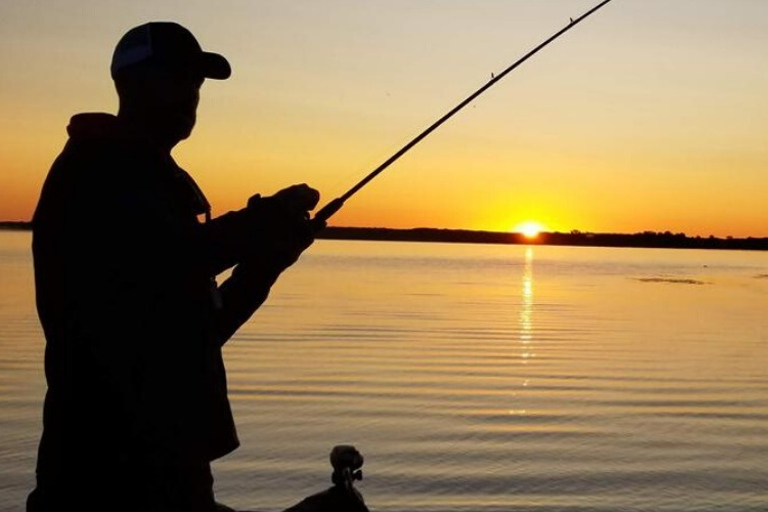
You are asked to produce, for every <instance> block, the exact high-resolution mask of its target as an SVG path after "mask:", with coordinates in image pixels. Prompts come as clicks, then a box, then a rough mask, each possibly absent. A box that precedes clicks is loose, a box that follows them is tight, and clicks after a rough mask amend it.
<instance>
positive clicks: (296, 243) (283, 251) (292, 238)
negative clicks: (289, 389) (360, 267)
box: [216, 185, 319, 345]
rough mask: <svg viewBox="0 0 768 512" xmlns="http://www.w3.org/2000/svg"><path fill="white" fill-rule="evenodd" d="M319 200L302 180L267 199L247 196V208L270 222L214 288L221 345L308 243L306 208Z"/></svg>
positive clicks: (310, 239) (309, 226)
mask: <svg viewBox="0 0 768 512" xmlns="http://www.w3.org/2000/svg"><path fill="white" fill-rule="evenodd" d="M318 200H319V194H318V193H317V191H315V190H313V189H311V188H309V187H307V186H306V185H299V186H294V187H290V188H288V189H285V190H283V191H281V192H278V194H276V195H275V196H271V197H268V198H260V197H258V196H255V197H254V198H251V201H249V208H253V210H254V211H256V212H262V215H263V216H264V218H265V219H269V220H272V222H271V223H267V222H264V225H263V227H262V230H261V235H262V236H261V237H260V241H261V243H260V244H259V245H256V244H255V243H254V244H252V245H251V246H250V247H248V248H247V249H246V257H245V259H244V260H243V261H241V262H240V263H239V264H238V265H237V266H236V267H235V268H234V269H233V271H232V275H231V276H230V277H229V279H227V280H226V281H225V282H224V283H223V284H222V285H221V286H220V287H219V290H218V292H219V294H220V296H221V307H220V309H219V310H218V311H217V318H216V323H217V339H218V341H219V344H220V345H223V344H224V343H226V342H227V341H228V340H229V339H230V338H231V337H232V335H233V334H234V333H235V331H237V329H239V328H240V326H242V325H243V324H244V323H245V322H246V321H247V320H248V319H249V318H250V317H251V315H253V313H254V312H255V311H256V310H257V309H258V308H259V306H261V305H262V304H263V303H264V301H265V300H266V298H267V296H268V295H269V290H270V288H271V287H272V285H273V284H274V283H275V281H276V280H277V278H278V277H279V276H280V274H281V273H282V272H283V271H285V270H286V269H287V268H288V267H290V266H291V265H293V264H294V263H295V262H296V261H297V260H298V258H299V256H300V255H301V253H302V252H304V250H306V249H307V248H308V247H309V246H310V245H311V244H312V243H313V241H314V235H315V229H316V226H314V225H313V224H312V223H311V222H310V220H309V214H308V210H311V209H312V208H314V207H315V206H316V205H317V202H318ZM271 210H277V212H274V211H271Z"/></svg>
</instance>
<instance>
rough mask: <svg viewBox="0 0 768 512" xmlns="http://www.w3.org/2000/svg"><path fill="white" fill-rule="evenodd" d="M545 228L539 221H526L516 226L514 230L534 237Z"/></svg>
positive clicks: (531, 237) (530, 237)
mask: <svg viewBox="0 0 768 512" xmlns="http://www.w3.org/2000/svg"><path fill="white" fill-rule="evenodd" d="M543 230H544V226H542V225H541V224H539V223H538V222H533V221H526V222H522V223H520V224H518V225H517V226H515V228H514V229H513V231H514V232H515V233H520V234H522V235H523V236H524V237H525V238H529V239H534V238H536V237H537V236H539V233H541V232H542V231H543Z"/></svg>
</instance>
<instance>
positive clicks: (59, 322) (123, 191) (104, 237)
mask: <svg viewBox="0 0 768 512" xmlns="http://www.w3.org/2000/svg"><path fill="white" fill-rule="evenodd" d="M68 133H69V140H68V141H67V144H66V146H65V147H64V149H63V151H62V153H61V154H60V155H59V156H58V158H57V159H56V161H55V162H54V164H53V166H52V167H51V170H50V172H49V174H48V176H47V178H46V181H45V184H44V186H43V189H42V192H41V196H40V199H39V202H38V205H37V209H36V211H35V215H34V218H33V257H34V265H35V287H36V294H37V296H36V300H37V308H38V314H39V317H40V321H41V324H42V326H43V330H44V333H45V337H46V350H45V374H46V380H47V384H48V389H47V393H46V397H45V405H44V417H43V434H42V439H41V442H40V447H39V454H38V465H37V476H38V487H39V488H40V487H43V488H48V489H53V488H56V489H59V490H60V491H61V493H65V492H70V491H66V489H67V488H77V487H78V484H77V482H82V480H83V479H84V478H87V479H91V480H93V481H96V482H101V484H100V485H102V487H104V488H108V489H111V492H112V494H113V495H114V494H115V493H117V492H120V493H121V494H122V491H126V490H127V489H133V490H132V491H131V493H133V494H136V492H137V491H136V489H140V488H149V487H151V486H152V485H155V486H156V485H165V484H162V483H160V484H158V483H157V482H154V483H153V482H151V480H152V479H153V478H154V477H153V475H162V474H167V473H168V472H169V471H171V470H168V468H174V467H198V466H202V465H207V463H208V462H210V461H211V460H214V459H216V458H218V457H221V456H222V455H224V454H226V453H229V452H231V451H232V450H234V449H235V448H236V447H237V446H238V439H237V434H236V431H235V425H234V420H233V417H232V412H231V409H230V405H229V401H228V398H227V386H226V375H225V370H224V364H223V360H222V354H221V347H222V345H223V344H224V343H225V342H226V341H227V339H228V338H229V337H230V336H231V334H232V333H233V332H234V331H235V330H236V329H237V328H238V327H239V326H240V325H241V324H242V323H243V322H244V321H245V320H246V319H247V318H248V317H249V316H250V315H251V314H252V313H253V311H255V309H256V308H258V307H259V305H260V304H261V303H262V302H263V301H264V300H265V298H266V296H267V294H268V292H269V289H270V287H271V285H272V284H273V283H274V281H275V279H276V278H277V275H278V274H279V269H274V268H266V267H265V268H263V269H259V270H257V271H255V272H254V271H250V272H248V273H247V274H246V273H245V272H240V271H239V268H235V271H234V272H233V273H232V276H231V277H230V278H229V279H228V280H227V281H226V282H225V283H223V284H222V285H221V286H217V285H216V282H215V276H216V275H217V274H219V273H221V272H222V271H223V270H225V269H228V268H230V267H233V266H234V265H236V264H237V263H238V262H239V261H240V260H242V259H243V258H244V257H245V254H246V252H247V251H249V250H251V251H252V250H253V248H252V246H251V245H252V239H253V238H254V233H258V230H259V222H260V220H259V215H258V212H255V211H254V209H253V208H244V209H243V210H239V211H235V212H230V213H228V214H226V215H223V216H221V217H218V218H216V219H211V218H210V207H209V205H208V202H207V201H206V199H205V196H204V195H203V193H202V191H201V190H200V188H199V187H198V186H197V185H196V184H195V182H194V180H192V178H191V177H190V176H189V175H188V174H187V173H186V172H185V171H184V170H182V169H181V168H180V167H179V166H178V165H176V163H175V162H174V160H173V158H172V157H171V156H170V155H169V154H163V153H161V152H159V151H157V150H155V149H154V148H153V147H151V146H150V145H149V144H147V143H146V142H145V141H143V140H142V139H141V138H140V137H137V136H135V135H133V134H131V133H130V131H129V130H127V129H125V127H124V126H122V125H121V123H120V121H119V120H118V118H117V117H115V116H112V115H109V114H80V115H77V116H75V117H73V118H72V121H71V123H70V125H69V127H68ZM248 240H251V241H249V242H247V243H246V242H245V241H248ZM157 478H158V479H159V480H162V478H163V477H161V476H160V477H157ZM147 480H149V482H147ZM121 489H122V491H121ZM105 492H106V491H105ZM54 494H55V493H54Z"/></svg>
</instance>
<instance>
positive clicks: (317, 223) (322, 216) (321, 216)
mask: <svg viewBox="0 0 768 512" xmlns="http://www.w3.org/2000/svg"><path fill="white" fill-rule="evenodd" d="M342 206H344V199H343V198H341V197H337V198H336V199H334V200H333V201H331V202H330V203H328V204H326V205H325V206H323V207H322V208H320V209H319V210H318V211H317V213H316V214H315V216H314V218H312V224H313V225H314V227H315V232H319V231H322V229H323V228H324V227H325V223H326V222H327V221H328V219H330V218H331V217H332V216H333V214H335V213H336V212H337V211H339V210H341V207H342Z"/></svg>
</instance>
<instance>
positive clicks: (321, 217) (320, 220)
mask: <svg viewBox="0 0 768 512" xmlns="http://www.w3.org/2000/svg"><path fill="white" fill-rule="evenodd" d="M608 2H611V0H603V1H602V2H600V3H599V4H597V5H596V6H595V7H593V8H592V9H590V10H588V11H587V12H585V13H584V14H582V15H581V16H579V17H578V18H571V19H570V22H569V23H568V25H566V26H565V27H564V28H562V29H560V30H559V31H557V32H556V33H555V34H554V35H552V36H551V37H550V38H549V39H547V40H546V41H544V42H543V43H541V44H539V46H537V47H536V48H534V49H533V50H531V51H530V52H528V53H526V54H525V55H524V56H523V57H521V58H520V59H518V60H517V61H516V62H514V63H513V64H512V65H511V66H509V67H508V68H507V69H505V70H504V71H502V72H501V73H499V74H498V75H496V76H494V77H492V78H491V80H489V81H488V82H487V83H486V84H485V85H483V86H482V87H480V88H479V89H478V90H476V91H475V92H474V93H472V94H471V95H470V96H469V97H467V99H465V100H464V101H462V102H461V103H459V104H458V105H456V106H455V107H454V108H453V109H452V110H450V111H449V112H448V113H447V114H445V115H444V116H443V117H441V118H440V119H438V120H437V121H435V122H434V123H433V124H432V125H431V126H429V127H428V128H427V129H426V130H424V131H423V132H421V133H420V134H419V135H417V136H416V137H414V138H413V140H411V141H410V142H409V143H408V144H406V145H405V146H403V147H402V148H401V149H400V150H399V151H398V152H397V153H395V154H394V155H392V156H391V157H389V158H388V159H387V160H386V161H384V163H382V164H381V165H379V166H378V167H377V168H376V169H374V170H373V171H371V172H370V173H369V174H368V175H367V176H366V177H365V178H363V179H362V180H360V181H359V182H358V183H357V184H355V185H354V186H353V187H352V188H350V189H349V190H347V191H346V192H345V193H344V194H342V195H341V196H339V197H337V198H336V199H334V200H332V201H331V202H329V203H328V204H326V205H325V206H323V207H322V208H321V209H320V210H318V212H317V213H316V214H315V217H314V219H313V222H315V223H316V225H317V226H318V227H319V226H322V225H324V223H325V222H327V221H328V219H330V218H331V217H332V216H333V214H335V213H336V212H338V211H339V210H340V209H341V207H342V206H344V203H345V202H346V201H347V199H349V198H350V197H352V196H353V195H355V194H356V193H357V192H358V191H359V190H360V189H361V188H363V187H364V186H365V185H367V184H368V182H370V181H371V180H372V179H373V178H375V177H376V176H378V175H379V174H381V173H382V172H383V171H384V170H385V169H386V168H387V167H389V166H390V165H392V164H393V163H395V162H396V161H397V160H398V159H399V158H400V157H401V156H403V155H404V154H406V153H407V152H408V151H409V150H410V149H411V148H413V147H414V146H415V145H416V144H418V143H419V142H421V141H422V140H423V139H424V138H426V137H427V135H429V134H430V133H432V132H433V131H435V130H436V129H437V128H439V127H440V125H442V124H443V123H445V122H446V121H447V120H448V119H450V118H451V117H453V116H454V115H455V114H456V113H458V112H459V111H460V110H461V109H463V108H464V107H466V106H467V105H469V104H470V103H471V102H472V101H473V100H474V99H475V98H477V97H478V96H480V95H481V94H483V93H484V92H485V91H487V90H488V89H490V88H491V87H493V86H494V85H495V84H496V83H497V82H498V81H499V80H501V79H502V78H504V77H505V76H507V75H508V74H509V73H511V72H512V71H514V70H515V69H516V68H517V67H518V66H519V65H520V64H522V63H523V62H525V61H527V60H528V59H530V58H531V57H533V56H534V55H536V54H537V53H539V52H540V51H541V50H543V49H544V48H545V47H546V46H547V45H549V43H551V42H553V41H554V40H555V39H557V38H559V37H560V36H562V35H563V34H565V33H566V32H568V31H569V30H571V29H572V28H573V27H575V26H576V25H578V24H579V23H581V22H582V21H583V20H584V19H586V18H587V17H589V16H590V15H592V14H594V13H595V12H597V11H598V10H599V9H600V8H602V7H603V6H604V5H605V4H607V3H608Z"/></svg>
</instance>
